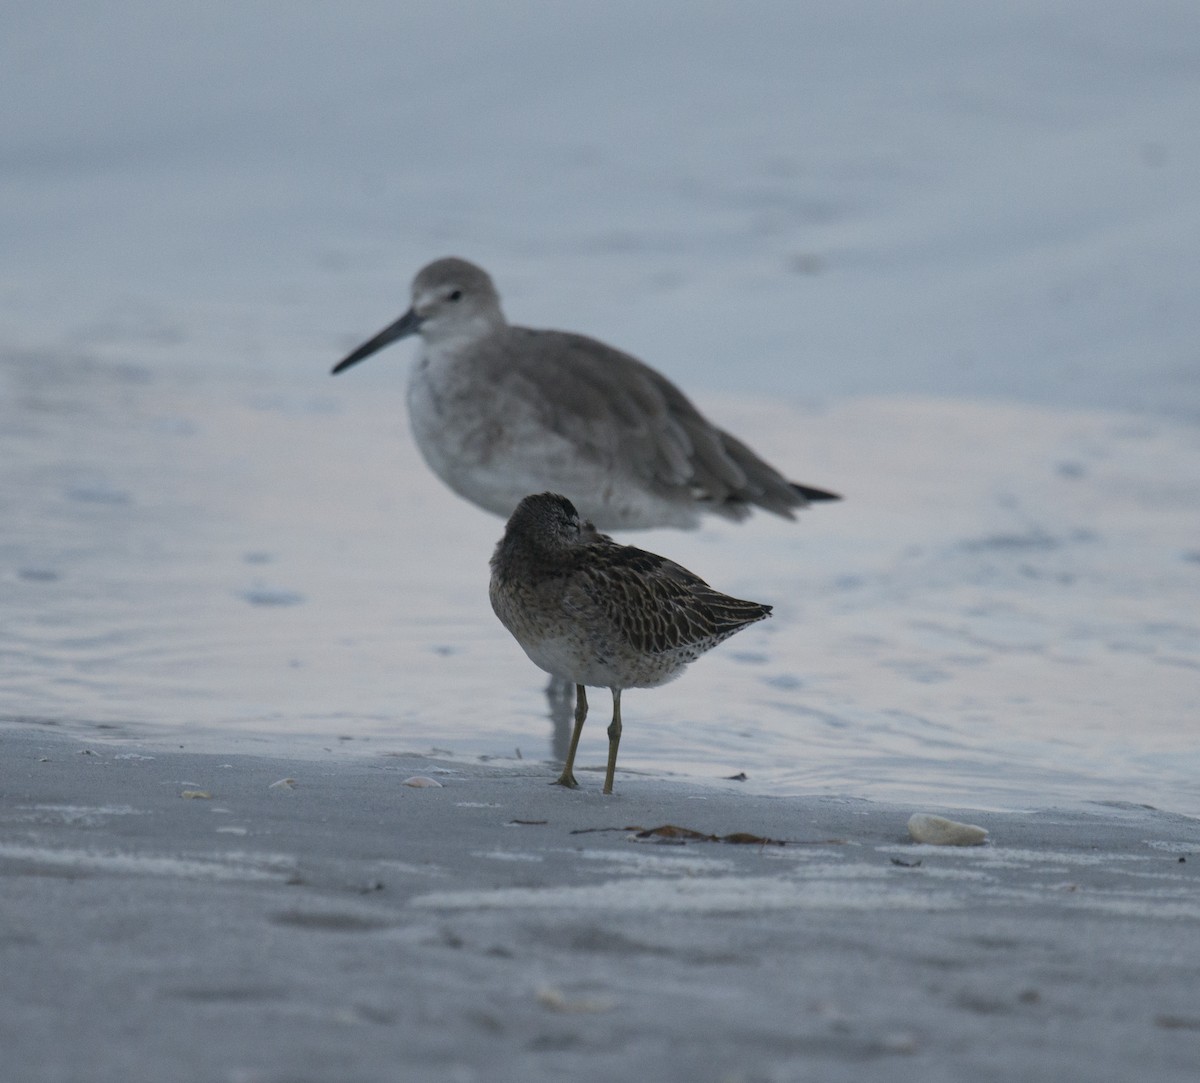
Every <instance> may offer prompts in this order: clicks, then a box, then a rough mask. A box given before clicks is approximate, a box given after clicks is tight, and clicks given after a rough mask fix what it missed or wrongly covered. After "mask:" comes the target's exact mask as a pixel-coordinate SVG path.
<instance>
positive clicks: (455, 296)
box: [450, 290, 462, 301]
mask: <svg viewBox="0 0 1200 1083" xmlns="http://www.w3.org/2000/svg"><path fill="white" fill-rule="evenodd" d="M450 300H451V301H461V300H462V290H453V291H452V292H451V294H450Z"/></svg>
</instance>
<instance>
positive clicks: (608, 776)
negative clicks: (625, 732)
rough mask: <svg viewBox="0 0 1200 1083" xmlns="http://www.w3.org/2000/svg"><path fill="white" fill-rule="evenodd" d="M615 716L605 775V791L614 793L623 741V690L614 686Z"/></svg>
mask: <svg viewBox="0 0 1200 1083" xmlns="http://www.w3.org/2000/svg"><path fill="white" fill-rule="evenodd" d="M612 696H613V716H612V721H611V722H610V723H609V724H608V771H607V772H605V775H604V792H605V793H612V784H613V775H614V774H615V773H616V770H617V746H618V745H619V744H620V743H621V690H620V689H619V688H614V689H613V690H612Z"/></svg>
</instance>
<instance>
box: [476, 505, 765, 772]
mask: <svg viewBox="0 0 1200 1083" xmlns="http://www.w3.org/2000/svg"><path fill="white" fill-rule="evenodd" d="M491 567H492V580H491V589H490V594H491V600H492V608H493V609H494V610H495V611H496V616H498V617H499V618H500V621H501V623H502V624H503V625H504V626H505V627H506V628H507V629H508V630H509V631H510V632H511V633H512V634H513V637H514V638H515V639H516V641H517V642H518V643H519V644H520V645H521V647H522V649H523V650H524V651H525V653H526V654H527V655H529V658H530V660H531V661H532V662H533V663H534V664H535V665H537V666H540V667H541V668H542V669H544V670H545V671H546V672H547V673H549V674H550V675H551V676H553V677H557V678H559V679H560V680H564V681H569V682H571V683H572V684H574V685H575V729H574V731H573V732H572V734H571V745H570V749H569V750H568V752H567V758H566V763H565V765H564V766H563V770H562V774H561V775H560V776H559V778H558V780H557V781H558V784H559V785H562V786H572V787H573V786H576V785H578V784H577V783H576V781H575V775H574V773H573V767H574V764H575V752H576V750H577V749H578V747H579V736H580V734H581V733H582V732H583V723H584V720H585V719H586V718H587V693H586V691H585V689H586V687H587V686H589V685H590V686H591V687H593V688H608V689H610V690H611V691H612V699H613V714H612V722H611V723H610V725H609V727H608V769H607V772H606V773H605V776H604V792H605V793H612V788H613V774H614V772H615V771H616V767H617V746H618V745H619V744H620V741H621V692H622V691H623V690H624V689H626V688H655V687H657V686H658V685H660V684H665V683H666V682H667V681H670V680H673V679H674V678H676V677H678V676H679V675H680V673H682V672H683V670H684V668H685V667H686V666H687V665H688V663H690V662H694V661H695V660H696V659H697V658H699V657H700V655H702V654H703V653H704V652H705V651H707V650H709V649H710V648H712V647H715V646H716V645H717V644H718V643H720V642H721V641H722V640H725V639H728V638H729V637H730V636H731V635H733V634H734V633H735V632H738V631H740V630H741V629H743V628H745V627H746V625H748V624H753V623H754V622H755V621H759V620H762V619H763V618H764V617H767V616H769V615H770V613H771V607H770V606H769V605H759V604H758V603H757V602H744V601H740V600H739V599H737V598H731V597H729V596H728V595H726V594H722V593H721V592H720V591H717V590H713V588H712V587H710V586H709V585H708V584H707V583H705V582H704V580H703V579H701V578H700V577H699V576H697V575H693V574H692V573H691V572H689V571H688V570H687V569H686V568H683V567H681V566H680V565H678V564H676V563H674V562H673V561H670V560H667V558H666V557H660V556H656V555H655V554H654V553H647V552H646V551H645V550H643V549H636V548H634V547H633V546H632V545H619V544H618V543H617V542H615V541H613V540H612V538H609V537H607V536H606V535H604V534H600V533H598V532H597V531H596V529H595V528H594V527H593V526H592V524H591V523H588V522H584V521H582V520H581V519H580V517H579V513H578V512H577V511H576V510H575V506H574V505H573V504H572V503H571V502H570V501H569V500H568V499H567V498H566V497H564V496H559V495H558V494H557V493H541V494H539V495H536V496H527V497H525V498H524V499H523V500H522V501H521V502H520V504H518V505H517V510H516V511H514V512H513V513H512V516H511V517H510V518H509V520H508V525H507V526H506V527H505V529H504V537H503V538H501V539H500V542H499V544H498V545H497V546H496V551H495V553H494V554H493V555H492V561H491Z"/></svg>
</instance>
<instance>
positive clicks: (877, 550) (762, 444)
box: [0, 359, 1200, 814]
mask: <svg viewBox="0 0 1200 1083" xmlns="http://www.w3.org/2000/svg"><path fill="white" fill-rule="evenodd" d="M0 379H2V380H3V392H4V393H3V395H0V433H3V436H2V437H0V441H2V445H3V449H2V450H3V453H2V455H0V491H2V492H3V493H4V494H5V496H4V518H5V524H6V529H5V531H4V534H3V539H2V541H0V597H2V604H3V611H4V613H5V615H6V616H5V621H4V624H3V627H2V629H0V659H2V661H3V672H4V675H5V679H4V681H3V684H2V685H0V717H3V718H4V719H10V720H11V719H19V718H32V719H38V720H43V721H46V722H55V723H61V724H68V725H70V724H79V723H82V724H87V725H89V726H91V725H95V724H100V725H104V726H112V727H114V729H115V731H116V732H119V733H131V734H135V735H139V736H142V737H146V738H149V739H151V740H169V741H171V742H173V743H186V744H187V745H188V746H189V747H200V746H213V745H217V746H220V745H226V746H227V745H229V744H230V743H231V742H232V743H235V744H244V743H246V742H253V741H259V740H262V741H266V742H268V743H271V744H274V745H276V746H277V747H291V748H296V749H297V750H302V749H305V748H310V749H312V748H319V747H335V746H336V747H338V748H340V749H343V750H347V749H348V750H350V751H363V752H368V753H372V754H378V753H381V752H387V751H399V750H404V751H423V752H427V751H434V750H440V751H443V752H446V753H449V754H453V755H456V756H464V757H472V758H473V757H479V756H486V757H496V758H513V759H515V758H517V757H518V756H519V757H522V758H524V759H526V760H530V759H534V760H542V759H547V760H548V759H551V758H553V757H554V756H558V755H561V753H562V750H563V747H564V742H565V730H566V724H567V723H566V713H565V712H560V717H559V719H558V721H557V723H556V722H555V721H552V719H551V710H550V707H549V705H548V702H547V698H546V695H545V683H546V682H545V679H544V676H543V675H542V674H541V673H540V672H539V671H538V670H536V669H535V668H534V667H533V666H532V664H530V663H529V662H528V661H527V660H526V659H525V657H524V655H523V654H522V653H521V652H520V650H519V648H518V647H517V646H516V644H515V643H514V642H513V641H512V640H511V639H510V638H509V637H508V635H507V633H506V632H505V631H504V630H503V628H501V626H500V625H499V623H498V622H497V621H496V620H495V618H494V616H493V615H492V613H491V611H490V608H489V605H488V601H487V560H488V556H489V555H490V552H491V548H492V546H493V545H494V543H495V541H496V539H497V538H498V536H499V534H500V531H501V523H500V521H499V520H498V519H495V518H493V517H491V516H488V515H485V514H484V513H482V512H479V511H477V510H476V509H474V508H472V507H471V506H469V505H467V504H465V503H464V502H462V501H461V500H459V499H458V498H457V497H455V496H454V495H453V494H451V493H450V492H449V491H448V490H446V489H444V488H443V487H442V486H441V484H440V482H438V481H437V479H436V478H434V477H433V476H432V475H431V474H430V473H429V471H428V470H427V469H426V468H425V466H424V464H423V463H421V462H420V460H419V457H418V455H417V452H416V451H415V448H414V447H413V446H412V444H411V441H410V439H409V437H408V434H407V426H406V420H405V416H404V408H403V395H402V388H401V381H399V380H397V381H395V382H394V387H392V388H391V389H390V390H387V391H384V392H383V393H381V392H380V386H379V385H374V386H373V387H372V388H371V391H370V393H365V392H364V391H363V385H361V384H360V385H356V384H354V383H353V382H350V381H347V382H344V383H343V382H336V383H335V382H333V381H330V380H328V378H327V377H326V376H325V375H324V373H316V374H307V375H306V374H300V375H299V376H297V377H296V378H293V379H291V380H285V379H284V378H283V377H281V376H263V375H261V374H260V375H258V376H256V377H254V378H253V379H249V378H247V379H243V380H240V381H239V380H235V379H232V378H231V377H229V376H228V375H227V374H220V375H200V374H197V373H194V372H180V371H177V370H169V371H165V372H158V373H153V372H150V371H148V370H146V369H142V368H138V367H133V366H124V367H122V366H109V365H104V364H98V363H85V362H72V361H69V360H59V361H56V362H53V363H48V362H47V361H46V360H45V359H39V360H37V361H36V362H35V361H33V360H29V361H26V362H22V363H13V364H10V365H8V366H7V367H5V368H4V369H2V370H0ZM702 404H703V405H704V406H705V407H706V408H707V409H708V411H709V412H710V413H711V414H712V415H713V416H715V417H716V418H717V419H719V420H720V421H721V422H723V423H725V424H727V425H728V426H729V427H730V428H731V429H733V430H734V431H737V432H743V433H753V434H754V440H755V443H756V444H757V446H758V447H759V448H760V449H761V450H762V451H763V452H764V453H765V454H766V455H767V456H768V457H769V458H771V459H772V460H774V461H776V462H778V463H781V464H785V465H787V466H788V467H789V468H791V472H792V473H793V474H794V475H795V476H797V477H802V478H804V479H805V480H807V481H811V482H813V483H815V484H826V485H830V486H832V487H835V488H837V489H839V490H840V491H842V492H844V493H845V494H846V496H847V499H846V500H845V501H844V502H843V503H841V504H837V505H830V506H822V507H817V508H813V509H810V510H809V511H808V512H806V513H805V514H804V515H803V517H802V519H801V521H800V522H799V523H797V524H788V523H784V522H781V521H774V520H771V519H769V518H767V517H765V516H758V517H756V518H755V519H753V520H752V521H751V522H750V523H748V524H744V525H740V526H734V525H727V524H716V525H714V526H712V527H708V528H705V529H703V530H700V531H697V532H695V533H691V534H685V533H679V532H669V531H656V532H651V533H643V534H637V535H629V536H627V537H625V538H623V539H622V540H626V541H631V542H634V543H636V544H639V545H642V546H643V547H645V548H649V549H654V550H656V551H659V552H663V553H666V554H668V555H670V556H671V557H673V558H674V559H676V560H679V561H680V562H682V563H684V564H685V565H687V566H689V567H691V568H692V569H693V570H695V571H697V572H698V573H700V574H701V575H703V576H705V578H707V579H709V580H710V581H711V582H713V583H714V584H715V585H717V586H719V587H720V588H722V589H724V590H727V591H729V592H731V593H734V594H740V595H742V596H744V597H749V598H754V599H756V600H761V601H764V602H769V603H771V604H772V605H774V606H775V613H774V617H773V619H771V620H770V621H767V622H764V623H762V624H759V625H756V626H754V627H752V628H751V629H748V630H747V631H746V632H744V633H742V634H740V635H739V636H737V637H736V638H735V639H734V640H731V641H730V642H728V643H726V644H724V645H722V646H721V647H720V648H718V649H717V650H715V651H713V652H712V653H711V654H710V655H707V656H706V657H705V658H703V659H701V660H700V661H699V662H697V663H696V664H695V665H694V666H693V667H692V668H691V669H690V670H689V671H688V672H687V673H686V674H685V675H684V676H683V677H682V678H680V679H679V680H678V681H676V682H675V683H673V684H671V685H668V686H666V687H664V688H661V689H656V690H650V691H641V692H630V693H628V694H627V696H626V697H625V700H624V708H625V710H624V717H625V723H626V735H625V740H624V742H623V744H622V750H621V767H622V769H624V770H628V771H646V772H651V773H655V774H661V773H677V774H683V775H687V776H691V777H695V778H699V779H705V780H718V779H721V778H723V777H726V776H730V775H734V774H736V773H739V772H745V774H746V775H747V780H746V781H745V782H742V783H732V782H731V783H728V785H741V786H745V787H748V788H752V789H755V790H758V791H766V792H772V793H781V794H783V793H814V792H818V793H820V792H835V793H844V794H850V795H856V796H865V797H880V798H891V799H902V800H914V801H915V800H920V801H927V802H931V803H942V804H970V805H973V806H977V807H978V806H991V807H998V808H1025V807H1033V806H1041V805H1046V804H1077V803H1080V802H1086V801H1124V802H1135V803H1139V802H1144V803H1149V804H1154V805H1159V806H1162V807H1165V808H1169V809H1173V810H1177V811H1184V812H1191V813H1196V814H1200V783H1198V782H1197V779H1200V752H1198V751H1197V747H1196V742H1195V740H1194V732H1195V724H1196V719H1197V717H1200V606H1197V601H1198V600H1200V540H1198V539H1200V535H1197V534H1196V531H1195V508H1196V507H1197V504H1198V501H1200V434H1198V433H1197V432H1196V430H1194V429H1191V428H1187V427H1182V426H1178V425H1175V424H1173V423H1171V422H1169V421H1165V420H1155V421H1150V420H1145V419H1132V418H1128V417H1123V416H1120V415H1114V414H1099V413H1083V412H1065V411H1055V410H1050V409H1045V408H1036V407H1031V406H1019V405H1009V404H996V403H979V402H970V401H949V400H946V401H938V400H928V399H914V398H908V399H900V398H895V399H876V400H847V401H844V402H842V403H839V404H835V405H833V406H831V407H830V408H829V409H828V410H826V411H823V412H813V411H810V410H806V409H803V408H801V407H798V406H795V405H791V404H788V403H783V402H775V403H765V402H761V401H760V402H754V401H742V402H737V403H732V402H729V401H727V400H723V401H720V402H716V401H713V402H707V403H703V402H702ZM607 698H608V697H607V694H606V693H604V692H596V693H593V695H592V697H591V701H592V705H593V708H592V709H593V712H594V713H593V716H592V719H591V721H590V723H589V725H588V727H587V729H586V730H585V734H584V740H583V745H582V748H581V752H580V762H581V764H582V765H583V766H584V767H585V769H586V768H596V769H599V768H600V767H601V766H602V764H603V759H604V751H605V739H604V733H603V729H604V725H605V724H606V721H607V718H606V713H607V710H608V704H607ZM593 777H594V776H593ZM597 781H598V780H597Z"/></svg>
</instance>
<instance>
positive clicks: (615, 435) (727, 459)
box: [509, 327, 807, 519]
mask: <svg viewBox="0 0 1200 1083" xmlns="http://www.w3.org/2000/svg"><path fill="white" fill-rule="evenodd" d="M509 332H510V335H511V338H510V345H511V350H510V351H509V363H510V364H511V365H512V366H513V367H514V368H516V369H517V370H519V371H521V372H523V373H524V374H525V375H526V376H527V377H528V379H529V380H530V382H531V383H533V384H536V385H537V386H538V387H540V388H542V389H544V390H546V392H547V393H546V395H544V396H543V398H544V403H543V407H544V415H543V418H542V421H543V423H544V424H545V425H546V427H547V428H549V429H551V430H552V431H555V432H558V433H560V434H561V435H563V436H564V437H566V438H568V439H570V440H571V441H572V442H573V443H575V444H576V445H577V446H578V447H579V448H580V450H581V452H582V453H583V454H587V455H589V456H591V457H592V458H593V459H594V460H595V461H596V462H598V463H601V464H603V465H605V466H606V467H607V468H608V469H610V470H611V471H613V472H614V473H616V474H620V475H623V476H631V477H636V478H639V479H640V480H641V481H642V482H643V483H644V484H645V485H646V487H647V488H649V489H651V490H652V491H654V492H658V493H661V494H662V495H664V496H668V497H669V496H676V497H677V498H679V499H687V500H689V501H690V500H700V501H703V502H705V503H706V504H707V505H709V506H711V509H712V510H713V511H715V512H717V513H719V514H722V515H725V516H728V517H729V518H733V519H743V518H745V517H746V516H747V515H748V514H749V510H750V505H758V506H760V507H763V508H765V509H767V510H769V511H772V512H775V513H776V514H778V515H782V516H785V517H787V518H789V519H790V518H792V517H793V512H794V510H795V509H796V508H798V507H802V506H803V505H804V504H805V503H806V502H807V501H806V500H805V497H804V496H803V495H802V493H801V491H799V490H798V489H797V488H796V487H795V486H794V485H793V484H792V483H791V482H789V481H788V480H787V479H786V478H784V477H783V476H782V475H781V474H779V472H778V471H777V470H775V469H774V468H773V467H771V466H770V465H769V464H768V463H766V462H764V461H763V460H762V459H760V458H759V457H758V456H757V455H756V454H755V453H754V452H753V451H751V450H750V448H748V447H747V446H746V445H745V444H744V443H742V442H741V441H740V440H738V439H736V438H735V437H733V436H731V435H730V434H729V433H727V432H725V431H724V430H722V429H720V428H718V427H717V426H715V425H713V424H712V423H711V422H709V421H708V420H707V419H706V418H705V417H704V416H703V415H702V414H701V413H700V412H699V411H698V410H697V409H696V407H695V406H694V405H692V403H691V401H690V400H689V399H688V398H687V396H686V395H684V394H683V392H682V391H680V390H679V388H677V387H676V386H675V385H674V384H672V383H671V382H670V381H669V380H667V379H666V378H664V377H663V376H661V375H659V373H657V372H655V371H654V370H653V369H652V368H650V367H649V366H648V365H645V364H643V363H642V362H641V361H639V360H637V358H635V357H631V356H630V355H629V354H625V353H622V352H621V351H620V350H614V349H613V348H612V347H610V346H606V345H605V344H604V343H602V342H598V341H596V340H595V339H591V338H588V337H586V336H584V335H575V334H570V333H567V332H562V331H532V330H529V329H527V328H521V327H512V328H509Z"/></svg>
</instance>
